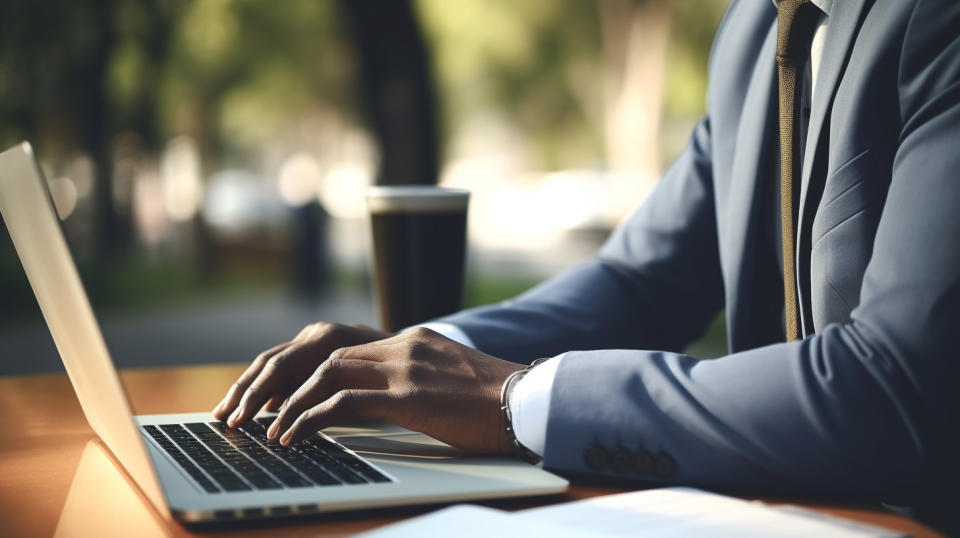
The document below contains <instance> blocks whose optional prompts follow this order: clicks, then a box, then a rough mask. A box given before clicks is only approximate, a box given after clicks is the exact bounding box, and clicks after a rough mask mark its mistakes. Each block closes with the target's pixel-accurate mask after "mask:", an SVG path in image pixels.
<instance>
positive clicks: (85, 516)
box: [0, 357, 937, 536]
mask: <svg viewBox="0 0 960 538" xmlns="http://www.w3.org/2000/svg"><path fill="white" fill-rule="evenodd" d="M5 359H6V360H10V359H11V357H5ZM242 368H243V366H242V365H226V366H224V365H219V366H199V367H197V366H193V367H176V368H162V369H142V370H130V371H125V372H122V373H121V378H122V379H123V382H124V384H125V386H126V388H127V392H128V393H129V395H130V399H131V402H132V405H133V408H134V411H135V412H136V413H138V414H149V413H177V412H194V411H203V410H207V409H211V408H212V407H213V405H214V404H215V403H216V402H217V401H218V399H219V398H220V396H221V393H223V392H224V390H225V389H226V388H227V387H228V386H229V385H230V383H232V382H233V381H234V380H235V379H236V377H237V376H238V375H239V374H240V372H241V371H242ZM0 416H2V417H3V419H4V422H5V424H4V427H3V428H2V429H0V536H51V535H54V534H57V535H62V536H111V535H127V536H193V535H226V534H229V535H237V536H239V535H249V536H254V535H256V536H274V535H276V536H278V535H281V534H282V535H284V536H342V535H347V534H352V533H356V532H360V531H364V530H367V529H372V528H374V527H377V526H380V525H384V524H386V523H390V522H393V521H397V520H400V519H403V518H405V517H410V516H413V515H416V514H419V513H423V512H425V511H427V510H428V509H427V508H408V509H401V510H397V509H393V510H380V511H371V512H365V513H362V514H343V515H336V516H325V517H324V518H323V519H306V520H303V519H301V520H296V521H292V522H285V523H271V524H269V525H259V526H256V527H253V528H250V527H244V528H239V527H236V528H220V529H214V530H203V531H194V530H191V529H188V528H185V527H183V526H182V525H180V524H179V523H177V522H175V521H169V520H163V519H162V518H160V516H159V515H158V514H157V512H156V511H155V510H153V508H152V507H151V505H150V504H149V503H148V502H147V501H146V499H145V498H144V497H143V495H142V494H141V493H140V491H139V490H138V489H137V488H136V487H135V486H134V485H133V483H132V482H131V481H130V480H129V479H128V478H127V476H126V474H125V473H123V472H122V471H121V470H120V469H119V467H118V466H117V465H116V463H115V461H114V460H113V458H112V456H110V455H109V452H108V451H106V450H105V449H104V447H103V445H102V444H101V443H100V442H99V440H98V439H97V438H96V436H95V435H94V434H93V431H92V430H91V429H90V427H89V426H88V425H87V423H86V421H85V420H84V418H83V414H82V412H81V411H80V406H79V404H78V403H77V400H76V397H75V395H74V393H73V389H72V388H71V386H70V383H69V381H68V380H67V378H66V376H65V375H63V374H57V375H33V376H24V377H8V378H0ZM620 491H623V490H622V489H616V488H598V487H588V486H583V485H574V486H573V487H572V488H571V489H570V490H569V491H568V492H567V493H566V494H565V495H563V496H557V497H552V498H549V499H532V500H531V499H524V500H514V501H509V500H507V501H498V502H497V503H494V506H498V507H501V508H507V509H516V508H526V507H530V506H537V505H539V504H544V503H551V502H560V501H567V500H574V499H582V498H587V497H593V496H596V495H603V494H608V493H617V492H620ZM804 506H806V507H808V508H814V509H817V510H820V511H823V512H827V513H830V514H833V515H838V516H841V517H847V518H850V519H855V520H859V521H864V522H868V523H871V524H874V525H879V526H882V527H887V528H890V529H896V530H900V531H904V532H907V533H910V534H913V535H914V536H937V534H936V533H935V532H933V531H932V530H930V529H929V528H927V527H924V526H922V525H920V524H918V523H916V522H914V521H911V520H909V519H907V518H903V517H900V516H896V515H893V514H890V513H886V512H881V511H878V510H870V509H863V508H854V507H836V506H830V507H828V506H813V505H804Z"/></svg>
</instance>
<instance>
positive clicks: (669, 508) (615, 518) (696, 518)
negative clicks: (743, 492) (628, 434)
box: [514, 488, 902, 538]
mask: <svg viewBox="0 0 960 538" xmlns="http://www.w3.org/2000/svg"><path fill="white" fill-rule="evenodd" d="M514 517H515V518H516V519H519V520H523V521H529V522H533V521H549V522H551V523H553V524H555V525H562V526H565V527H569V528H572V527H578V528H581V529H589V530H590V532H594V531H596V532H601V533H604V534H608V535H614V536H656V537H658V538H660V537H674V536H711V537H725V536H731V537H732V536H738V537H750V536H757V537H760V536H764V537H785V538H786V537H798V538H799V537H804V538H806V537H809V536H816V535H818V534H820V535H828V536H831V537H838V538H865V537H868V536H871V537H883V538H887V537H896V536H902V535H900V534H897V533H895V532H890V531H887V530H886V529H879V528H876V527H868V526H865V525H860V524H857V523H853V522H848V521H846V520H842V524H836V523H833V522H832V521H831V520H829V519H825V518H824V517H822V515H821V514H819V513H815V514H813V515H812V516H808V515H801V512H800V511H789V512H787V511H783V510H779V509H775V508H771V507H769V506H766V505H764V504H763V503H760V502H750V501H744V500H741V499H736V498H734V497H727V496H725V495H718V494H715V493H708V492H706V491H700V490H696V489H692V488H664V489H651V490H644V491H635V492H631V493H621V494H618V495H606V496H603V497H595V498H592V499H587V500H584V501H576V502H570V503H563V504H555V505H552V506H545V507H542V508H533V509H530V510H524V511H522V512H517V513H516V514H515V516H514Z"/></svg>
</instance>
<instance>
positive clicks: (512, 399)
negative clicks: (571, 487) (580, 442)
mask: <svg viewBox="0 0 960 538" xmlns="http://www.w3.org/2000/svg"><path fill="white" fill-rule="evenodd" d="M564 355H566V353H564V354H561V355H557V356H556V357H554V358H552V359H550V360H548V361H546V362H544V363H543V364H540V365H538V366H537V367H536V368H533V369H532V370H530V371H529V372H527V373H526V374H525V375H524V376H523V377H521V378H520V381H517V384H516V385H515V386H514V387H513V390H511V391H510V394H509V395H507V406H508V407H509V408H510V417H511V418H512V419H513V433H514V434H515V435H516V436H517V441H520V444H522V445H523V446H525V447H527V448H528V449H530V450H531V451H533V452H535V453H536V454H537V455H538V456H540V457H543V450H544V447H545V446H546V444H547V419H548V417H549V416H550V392H551V389H552V388H553V378H554V377H555V376H556V375H557V368H558V367H559V366H560V361H561V360H563V357H564Z"/></svg>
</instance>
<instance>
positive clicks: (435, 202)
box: [367, 185, 470, 213]
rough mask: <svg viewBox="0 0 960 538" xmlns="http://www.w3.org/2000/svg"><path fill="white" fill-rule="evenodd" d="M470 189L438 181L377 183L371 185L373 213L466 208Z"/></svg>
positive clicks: (369, 206) (369, 192) (369, 203)
mask: <svg viewBox="0 0 960 538" xmlns="http://www.w3.org/2000/svg"><path fill="white" fill-rule="evenodd" d="M469 200H470V191H468V190H466V189H451V188H447V187H437V186H435V185H375V186H372V187H369V188H367V208H368V209H369V210H370V212H371V213H386V212H400V213H402V212H420V211H431V212H442V211H462V210H464V209H466V207H467V204H468V202H469Z"/></svg>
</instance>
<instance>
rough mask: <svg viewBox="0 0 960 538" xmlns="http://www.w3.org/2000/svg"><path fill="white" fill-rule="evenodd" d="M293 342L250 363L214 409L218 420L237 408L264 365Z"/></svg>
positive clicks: (271, 349)
mask: <svg viewBox="0 0 960 538" xmlns="http://www.w3.org/2000/svg"><path fill="white" fill-rule="evenodd" d="M291 345H292V342H287V343H284V344H280V345H278V346H274V347H272V348H270V349H268V350H266V351H264V352H263V353H261V354H259V355H257V358H255V359H254V360H253V362H252V363H250V366H249V367H247V369H246V371H244V372H243V374H242V375H241V376H240V377H239V378H238V379H237V381H236V382H235V383H234V384H233V385H232V386H231V387H230V390H228V391H227V395H226V396H224V398H223V400H221V401H220V403H219V404H217V407H215V408H214V409H213V416H214V417H216V418H217V420H226V418H227V417H228V416H230V413H232V412H233V410H234V409H236V407H237V404H238V403H240V398H241V397H242V396H243V394H244V392H246V390H247V387H249V386H250V384H251V383H253V381H254V380H255V379H256V378H257V376H259V375H260V372H261V371H262V370H263V367H264V366H265V365H266V364H267V361H268V360H269V359H270V358H271V357H273V356H274V355H276V354H277V353H280V352H282V351H283V350H285V349H286V348H288V347H290V346H291Z"/></svg>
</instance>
